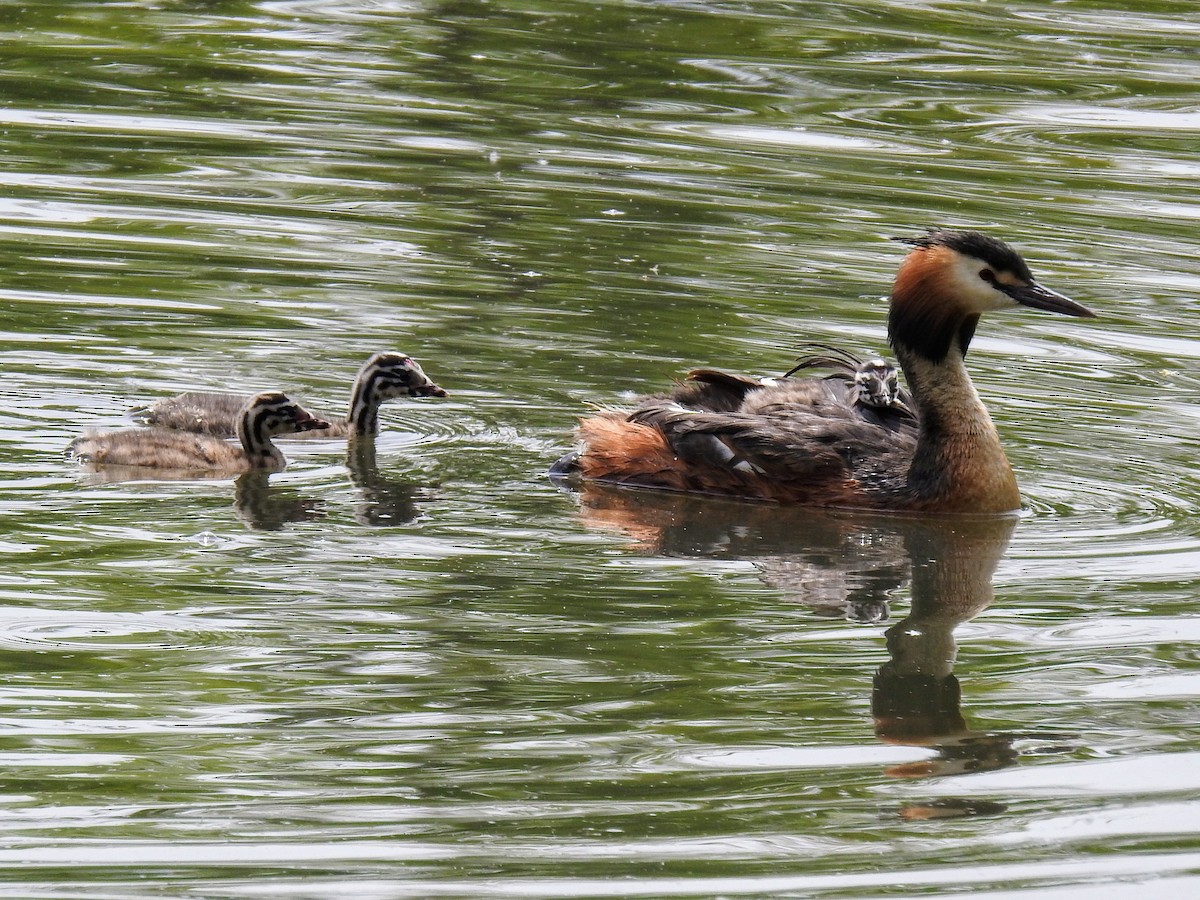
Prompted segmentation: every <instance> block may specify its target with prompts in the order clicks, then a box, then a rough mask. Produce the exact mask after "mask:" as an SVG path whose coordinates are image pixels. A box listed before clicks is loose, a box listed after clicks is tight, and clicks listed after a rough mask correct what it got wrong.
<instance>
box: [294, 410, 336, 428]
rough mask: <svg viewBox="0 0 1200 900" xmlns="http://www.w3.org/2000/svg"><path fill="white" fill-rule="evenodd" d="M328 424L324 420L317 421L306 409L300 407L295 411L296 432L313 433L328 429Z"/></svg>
mask: <svg viewBox="0 0 1200 900" xmlns="http://www.w3.org/2000/svg"><path fill="white" fill-rule="evenodd" d="M328 427H329V423H328V422H326V421H325V420H324V419H318V418H317V417H316V416H314V415H313V414H312V413H310V412H309V411H308V410H307V409H304V408H303V407H300V408H298V409H297V410H296V430H297V431H315V430H316V429H318V428H328Z"/></svg>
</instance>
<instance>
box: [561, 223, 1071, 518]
mask: <svg viewBox="0 0 1200 900" xmlns="http://www.w3.org/2000/svg"><path fill="white" fill-rule="evenodd" d="M903 242H904V243H907V244H911V245H912V247H913V249H912V251H911V252H910V253H909V254H908V256H906V257H905V258H904V261H903V262H902V263H901V264H900V269H899V271H898V272H897V274H896V279H895V282H894V284H893V286H892V294H891V300H890V304H889V312H888V339H889V341H890V342H891V345H892V347H893V348H894V349H895V351H896V356H897V358H898V360H899V362H900V367H901V369H902V370H903V371H904V375H905V378H906V380H907V382H908V388H909V390H910V391H911V400H910V401H907V403H906V404H901V405H902V406H908V405H910V406H911V410H912V411H915V413H916V419H917V421H916V427H913V425H912V423H911V421H908V422H905V421H904V416H903V414H900V415H899V416H898V417H896V418H894V419H893V420H892V421H891V422H886V423H885V422H879V421H873V420H872V419H871V418H870V417H869V416H868V415H865V414H864V413H865V411H866V410H865V406H869V404H864V403H863V402H862V397H861V394H860V393H859V392H858V391H855V392H854V394H853V397H852V396H851V394H850V393H848V392H845V391H841V392H839V391H838V390H836V389H831V385H833V384H834V382H832V381H830V380H829V379H812V378H808V379H783V380H779V381H770V383H763V382H755V381H754V380H753V379H746V380H745V382H744V383H739V382H738V381H737V378H738V377H737V376H724V375H722V376H720V377H714V376H713V374H712V373H711V370H698V371H695V372H693V373H691V375H690V377H689V380H688V381H686V382H684V383H683V384H681V385H678V386H677V387H676V388H675V389H674V390H673V391H672V392H671V393H670V394H669V395H666V396H657V397H651V398H647V399H645V400H643V401H642V402H641V403H640V404H639V405H638V407H637V408H636V409H635V410H633V412H629V413H625V412H616V411H611V412H605V413H602V414H600V415H597V416H593V417H591V418H588V419H585V420H584V421H583V422H582V423H581V424H580V426H579V437H580V440H581V447H580V449H578V450H577V451H574V452H572V453H569V454H567V455H566V456H564V457H563V458H562V459H560V460H559V461H558V462H557V463H555V465H554V467H553V469H552V472H554V473H555V474H557V475H568V474H577V475H578V476H579V477H581V478H583V479H585V480H592V481H603V482H609V483H615V484H620V485H625V486H629V487H641V488H656V489H660V490H675V491H696V492H701V493H710V494H722V495H726V496H734V497H743V498H747V499H756V500H769V501H776V502H780V503H797V504H808V505H814V506H837V507H853V508H868V509H883V510H899V511H917V512H972V513H1002V512H1009V511H1012V510H1015V509H1016V508H1017V507H1018V506H1019V505H1020V495H1019V494H1018V492H1017V482H1016V478H1014V476H1013V473H1012V468H1011V466H1009V463H1008V458H1007V457H1006V456H1005V455H1004V450H1003V448H1002V447H1001V446H1000V438H999V435H998V434H997V433H996V428H995V426H994V425H993V424H992V420H991V417H990V416H989V415H988V412H987V409H986V408H984V405H983V402H982V401H981V400H980V399H979V395H978V394H977V393H976V392H975V387H974V385H972V383H971V379H970V376H969V375H968V374H967V369H966V365H965V361H964V360H965V356H966V353H967V348H968V346H969V344H970V342H971V338H972V336H973V335H974V333H975V327H976V325H977V324H978V322H979V317H980V316H981V315H983V314H984V313H986V312H992V311H996V310H1001V309H1011V308H1014V307H1018V306H1027V307H1031V308H1033V309H1042V310H1048V311H1050V312H1057V313H1062V314H1064V315H1069V316H1086V317H1091V316H1093V315H1094V313H1092V312H1091V311H1090V310H1088V309H1087V308H1086V307H1083V306H1080V305H1079V304H1078V303H1075V302H1074V301H1073V300H1070V299H1068V298H1067V297H1064V296H1063V295H1062V294H1059V293H1056V292H1055V291H1052V290H1050V289H1049V288H1046V287H1043V286H1042V285H1040V284H1038V283H1037V282H1036V281H1034V279H1033V275H1032V274H1031V273H1030V271H1029V267H1028V266H1027V265H1026V264H1025V261H1024V260H1023V259H1022V258H1021V257H1020V255H1019V254H1018V253H1017V252H1016V251H1015V250H1013V249H1012V248H1011V247H1010V246H1009V245H1008V244H1005V243H1004V242H1003V241H999V240H997V239H995V238H992V237H988V236H986V235H983V234H980V233H978V232H975V231H951V230H945V229H940V228H934V229H930V230H929V232H928V234H925V235H923V236H921V237H917V238H911V239H903ZM864 380H867V376H864ZM731 383H732V384H734V385H737V386H736V387H735V386H731Z"/></svg>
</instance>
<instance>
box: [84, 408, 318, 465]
mask: <svg viewBox="0 0 1200 900" xmlns="http://www.w3.org/2000/svg"><path fill="white" fill-rule="evenodd" d="M328 424H329V423H328V422H326V421H325V420H324V419H318V418H316V417H314V416H313V415H312V414H311V413H310V412H309V411H308V410H306V409H305V408H304V407H303V406H301V405H300V404H298V403H295V402H294V401H292V400H290V399H288V397H287V395H286V394H281V393H279V392H278V391H268V392H266V393H262V394H258V395H257V396H254V397H251V398H250V400H249V401H248V402H247V403H246V404H245V405H244V406H243V407H242V413H241V416H240V417H239V418H238V425H237V436H238V440H239V441H240V442H241V446H240V447H239V446H237V445H236V444H231V443H229V442H228V441H223V440H221V439H220V438H218V437H213V436H211V435H207V434H189V433H188V432H185V431H170V430H168V429H165V428H121V429H118V430H116V431H99V432H94V431H90V432H86V433H85V434H84V435H83V436H82V437H79V438H76V439H75V440H74V441H73V442H72V443H71V445H70V446H69V447H68V448H67V451H68V453H70V454H71V455H72V456H74V457H75V458H76V459H78V460H79V461H80V462H83V463H86V464H88V465H90V466H92V467H93V468H101V467H105V468H106V467H110V466H114V467H120V468H124V469H153V470H156V471H159V472H166V471H169V472H170V473H172V475H173V476H175V477H178V475H180V474H182V473H189V472H190V473H194V474H196V475H223V474H228V475H237V474H240V473H242V472H280V471H282V470H283V468H284V467H285V466H286V465H287V460H286V459H284V456H283V453H282V452H280V450H279V448H278V447H276V446H275V445H274V444H273V443H272V442H271V438H272V437H275V436H276V435H280V434H296V433H299V432H302V431H309V430H311V429H314V428H324V427H326V426H327V425H328Z"/></svg>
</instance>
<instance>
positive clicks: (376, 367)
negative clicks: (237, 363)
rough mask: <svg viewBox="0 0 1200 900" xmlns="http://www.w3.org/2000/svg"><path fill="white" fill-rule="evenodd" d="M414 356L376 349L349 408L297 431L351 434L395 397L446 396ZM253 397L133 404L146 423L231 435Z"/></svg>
mask: <svg viewBox="0 0 1200 900" xmlns="http://www.w3.org/2000/svg"><path fill="white" fill-rule="evenodd" d="M445 396H446V391H445V390H444V389H443V388H440V387H438V386H437V385H436V384H434V383H433V382H432V381H431V380H430V379H429V376H428V375H426V374H425V372H424V370H423V369H422V368H421V367H420V366H419V365H418V364H417V361H416V360H415V359H413V358H412V357H411V356H406V355H405V354H403V353H376V354H375V355H373V356H372V357H370V358H369V359H368V360H367V361H366V362H365V363H364V364H363V366H362V368H361V369H359V370H358V375H357V376H356V377H355V379H354V386H353V387H352V388H351V390H350V414H349V415H348V416H345V417H338V418H331V419H330V420H329V423H328V425H327V427H324V428H313V429H310V430H308V431H304V432H300V433H298V434H296V435H292V436H293V437H303V438H343V437H348V436H349V435H351V434H358V435H374V434H378V433H379V406H380V404H382V403H383V402H384V401H385V400H391V399H393V398H395V397H445ZM249 399H250V398H249V397H247V396H244V395H242V394H223V393H220V392H217V391H184V392H183V393H182V394H176V395H175V396H174V397H167V398H165V399H163V400H158V401H155V402H154V403H151V404H149V405H147V406H139V407H135V408H134V409H132V410H131V411H130V412H131V413H132V415H133V417H134V419H135V420H136V421H137V422H140V423H141V424H143V425H156V426H158V427H160V428H176V429H179V430H180V431H195V432H198V433H200V434H215V435H218V436H221V437H229V436H230V435H232V434H233V433H234V432H235V430H236V429H237V422H238V418H239V417H240V416H241V413H242V408H243V407H244V406H245V405H246V401H247V400H249Z"/></svg>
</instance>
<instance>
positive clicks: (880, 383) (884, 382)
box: [854, 359, 900, 408]
mask: <svg viewBox="0 0 1200 900" xmlns="http://www.w3.org/2000/svg"><path fill="white" fill-rule="evenodd" d="M854 386H855V387H856V388H857V389H858V396H859V398H860V399H861V400H862V402H863V403H866V404H867V405H868V406H876V407H880V408H887V407H889V406H895V405H896V404H897V403H898V402H899V401H900V378H899V376H898V373H897V372H896V367H895V366H893V365H891V364H890V363H888V362H886V361H885V360H882V359H869V360H867V361H866V362H865V363H862V364H861V365H859V367H858V368H857V369H856V370H855V372H854Z"/></svg>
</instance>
